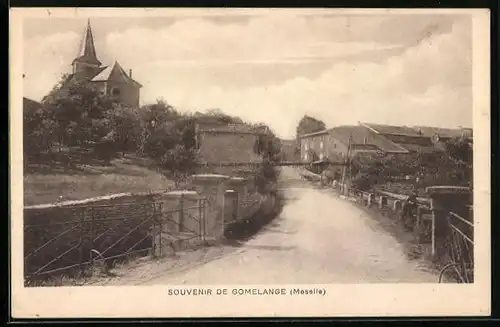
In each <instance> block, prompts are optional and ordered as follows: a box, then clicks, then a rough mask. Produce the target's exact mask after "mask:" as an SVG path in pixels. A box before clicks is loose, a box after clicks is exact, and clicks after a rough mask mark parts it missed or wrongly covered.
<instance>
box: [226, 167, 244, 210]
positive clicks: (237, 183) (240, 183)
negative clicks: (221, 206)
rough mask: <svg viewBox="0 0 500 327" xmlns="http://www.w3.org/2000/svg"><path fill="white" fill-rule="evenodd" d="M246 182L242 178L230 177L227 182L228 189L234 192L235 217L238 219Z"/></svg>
mask: <svg viewBox="0 0 500 327" xmlns="http://www.w3.org/2000/svg"><path fill="white" fill-rule="evenodd" d="M245 184H246V180H245V179H244V178H243V177H232V178H231V179H230V180H229V187H231V188H232V189H233V190H235V191H236V217H237V218H239V217H240V207H241V199H243V196H245V193H246V190H245V189H246V187H245Z"/></svg>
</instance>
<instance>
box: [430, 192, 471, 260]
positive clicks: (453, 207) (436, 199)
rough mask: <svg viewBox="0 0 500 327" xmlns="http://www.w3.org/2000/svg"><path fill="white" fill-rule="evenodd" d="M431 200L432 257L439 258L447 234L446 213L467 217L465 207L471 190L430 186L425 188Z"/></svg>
mask: <svg viewBox="0 0 500 327" xmlns="http://www.w3.org/2000/svg"><path fill="white" fill-rule="evenodd" d="M425 191H426V193H427V194H429V197H430V198H431V210H432V235H431V237H432V256H433V257H436V256H440V255H441V254H443V253H442V251H443V250H444V249H443V245H444V241H445V238H446V237H447V233H448V231H449V226H448V219H447V217H448V213H449V212H450V211H452V212H455V213H457V214H459V215H461V216H463V217H467V215H466V212H467V211H468V209H467V205H468V204H469V202H470V196H471V190H470V189H469V188H468V187H460V186H431V187H427V188H426V190H425Z"/></svg>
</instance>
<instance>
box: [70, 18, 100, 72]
mask: <svg viewBox="0 0 500 327" xmlns="http://www.w3.org/2000/svg"><path fill="white" fill-rule="evenodd" d="M72 66H73V74H78V75H80V74H82V75H86V76H92V75H94V74H95V73H97V72H98V71H99V70H100V67H101V62H100V61H99V60H98V59H97V55H96V51H95V45H94V37H93V35H92V28H91V27H90V19H89V20H88V22H87V28H86V29H85V33H84V35H83V40H82V44H81V47H80V52H79V54H78V56H77V57H76V58H75V60H73V63H72Z"/></svg>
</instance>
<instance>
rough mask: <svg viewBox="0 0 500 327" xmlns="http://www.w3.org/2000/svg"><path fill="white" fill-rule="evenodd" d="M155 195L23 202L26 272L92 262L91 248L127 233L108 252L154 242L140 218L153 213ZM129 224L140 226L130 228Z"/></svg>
mask: <svg viewBox="0 0 500 327" xmlns="http://www.w3.org/2000/svg"><path fill="white" fill-rule="evenodd" d="M155 196H156V195H155V194H135V195H133V194H125V195H120V196H116V197H105V198H96V199H92V200H91V201H85V202H83V201H78V202H77V203H70V204H67V203H66V204H56V205H44V206H32V207H25V208H24V217H23V219H24V258H25V264H24V270H25V275H26V276H28V275H32V274H35V275H38V273H42V274H44V272H45V273H47V272H50V271H52V270H57V269H63V268H67V267H70V266H73V265H80V264H82V263H86V262H89V261H91V256H92V252H91V250H92V249H94V250H96V251H98V252H100V253H102V252H104V251H105V250H106V249H107V248H109V247H110V246H112V245H113V244H114V243H115V242H116V241H117V240H119V239H120V238H122V236H123V235H126V234H127V233H129V234H128V237H126V238H125V239H123V240H122V241H120V243H119V244H117V245H116V246H114V247H113V248H111V249H109V250H108V251H107V252H106V256H113V255H116V254H118V253H120V251H123V249H124V248H127V249H128V248H130V247H132V246H134V245H135V250H140V249H142V248H144V247H145V246H146V247H147V246H148V245H151V242H149V243H148V242H147V236H148V234H149V226H148V224H143V225H140V224H141V223H143V222H144V221H145V220H146V219H148V218H151V217H153V216H154V215H155V210H156V209H157V208H156V206H155V205H154V199H155ZM124 221H126V223H124ZM131 226H138V227H137V228H136V229H135V230H132V229H133V227H131ZM138 242H139V243H138ZM67 269H70V268H67Z"/></svg>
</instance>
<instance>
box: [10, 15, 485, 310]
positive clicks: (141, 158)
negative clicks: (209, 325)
mask: <svg viewBox="0 0 500 327" xmlns="http://www.w3.org/2000/svg"><path fill="white" fill-rule="evenodd" d="M11 24H12V25H13V31H11V40H10V42H11V48H10V49H11V53H12V54H14V53H15V56H13V58H11V68H12V70H13V72H12V74H11V80H12V81H13V84H12V85H13V86H12V89H11V92H13V93H12V97H13V98H15V100H13V101H12V103H11V108H10V112H11V117H12V120H11V130H12V131H13V132H12V133H13V134H12V135H11V142H12V143H11V144H12V154H11V157H12V158H11V169H12V183H13V184H16V186H13V191H12V192H13V194H12V206H13V207H14V206H16V208H18V209H16V210H13V211H12V216H11V225H12V239H13V242H12V244H11V256H12V258H11V265H12V278H13V281H12V284H13V293H16V291H14V284H16V285H15V289H16V290H17V295H16V297H17V299H18V300H17V301H13V302H14V304H16V303H17V304H16V305H17V306H19V309H17V310H18V312H20V314H23V315H28V316H38V317H40V316H51V317H56V316H61V317H63V316H64V317H70V316H71V315H72V314H80V315H83V316H85V315H87V316H89V317H90V316H96V315H97V316H100V315H102V316H120V317H128V316H129V315H132V314H135V315H137V316H144V317H159V316H165V317H170V316H176V315H183V316H182V317H187V316H193V317H194V316H263V315H282V316H308V315H314V314H316V315H323V316H328V315H331V316H335V315H337V316H338V315H351V314H352V315H363V314H364V315H405V314H422V315H434V314H445V313H446V314H450V313H453V314H467V313H468V312H472V313H474V314H475V315H481V314H488V313H489V310H490V306H489V305H490V304H489V291H490V284H489V283H490V271H489V267H490V241H489V237H490V236H489V235H490V230H489V226H490V225H489V224H490V213H489V210H490V209H489V206H490V202H489V201H490V200H489V192H490V190H489V187H490V179H489V169H490V168H489V139H490V136H489V125H490V121H489V113H490V108H489V12H488V10H458V9H457V10H451V9H450V10H417V9H415V10H368V9H367V10H341V9H336V10H332V9H329V10H326V9H314V10H312V9H311V10H305V9H290V10H285V9H216V8H212V9H191V10H188V9H174V8H171V9H154V10H153V9H144V8H135V9H112V8H102V9H101V8H100V9H93V8H87V9H73V8H66V9H62V8H58V9H52V8H46V9H41V8H40V9H33V8H31V9H30V8H25V9H16V10H13V11H11ZM478 36H479V37H478ZM14 181H18V183H15V182H14ZM474 214H475V215H474ZM132 286H133V287H134V288H130V287H132ZM139 286H140V287H147V286H149V287H148V288H144V289H143V288H138V287H139ZM371 287H373V288H371ZM337 289H338V291H337ZM129 290H130V293H128V292H129ZM363 290H365V291H363ZM370 290H371V291H370ZM50 292H62V293H54V294H59V295H54V296H56V298H58V299H59V300H60V301H59V300H57V301H56V302H61V303H60V304H58V307H57V308H55V309H54V310H53V311H50V310H49V308H51V306H50V305H49V304H48V303H47V304H43V303H40V302H43V300H41V299H43V298H46V297H47V296H49V295H48V294H52V293H50ZM113 292H114V293H113ZM134 292H136V293H134ZM153 292H154V295H153ZM440 292H441V293H440ZM446 292H448V293H446ZM420 293H422V294H421V295H419V294H420ZM22 294H24V295H22ZM92 294H104V295H92ZM111 294H113V295H111ZM147 294H150V295H147ZM13 296H14V294H13ZM101 296H107V299H108V300H104V297H103V298H102V300H96V297H97V298H101ZM21 297H22V299H21ZM120 297H128V298H129V300H130V301H131V302H133V303H135V304H132V303H129V304H128V305H126V306H124V307H120V308H118V304H117V302H116V300H117V299H118V298H120ZM347 297H349V298H350V299H349V300H347V299H346V298H347ZM35 299H38V301H40V302H38V303H36V302H35ZM403 299H405V300H403ZM408 299H411V300H410V301H412V302H411V303H410V304H408V303H409V302H405V301H409V300H408ZM162 301H163V302H162ZM245 301H246V302H245ZM274 301H276V306H273V305H272V303H273V302H274ZM363 301H367V302H366V303H367V304H363V303H364V302H363ZM52 302H53V301H52ZM93 302H94V303H93ZM103 302H105V303H106V304H104V305H103ZM113 302H114V306H113ZM141 302H142V304H143V305H142V304H141ZM146 302H147V303H150V306H149V307H147V304H146ZM174 302H175V304H174ZM259 302H260V303H259ZM338 302H342V304H338V305H337V304H336V303H338ZM465 302H468V304H467V303H465ZM35 303H36V304H35ZM151 303H153V304H151ZM161 303H163V306H162V304H161ZM181 303H182V305H183V306H188V305H192V306H193V307H196V309H193V308H191V309H192V311H189V309H188V308H187V307H186V308H183V309H182V310H179V309H177V310H178V311H175V310H174V308H179V307H180V306H181ZM189 303H192V304H189ZM237 303H239V304H237ZM244 303H248V305H247V306H245V305H243V304H244ZM304 303H307V304H306V305H305V306H304ZM368 303H369V304H368ZM404 303H406V304H404ZM93 304H95V307H96V308H97V309H92V308H91V307H92V305H93ZM398 304H399V307H398ZM211 306H214V307H215V306H217V309H209V308H210V307H211ZM252 306H253V307H254V309H251V308H252ZM167 307H168V308H167ZM265 307H267V308H265ZM464 307H465V308H467V309H466V311H463V310H464V309H463V308H464ZM112 308H114V309H113V310H115V311H113V312H111V311H110V310H111V309H112ZM127 308H130V309H129V310H128V312H127ZM140 308H144V309H140ZM146 308H147V309H146ZM204 308H205V309H206V310H205V311H204V310H203V309H204ZM259 308H260V309H259ZM264 308H265V309H264ZM13 310H14V308H13ZM116 310H118V311H116ZM140 310H143V311H140ZM259 310H260V311H259ZM287 310H288V311H287ZM412 310H413V311H412ZM467 310H468V311H467ZM14 311H15V310H14ZM49 311H50V313H48V312H49ZM70 311H71V312H70ZM140 312H142V314H141V313H140Z"/></svg>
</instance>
